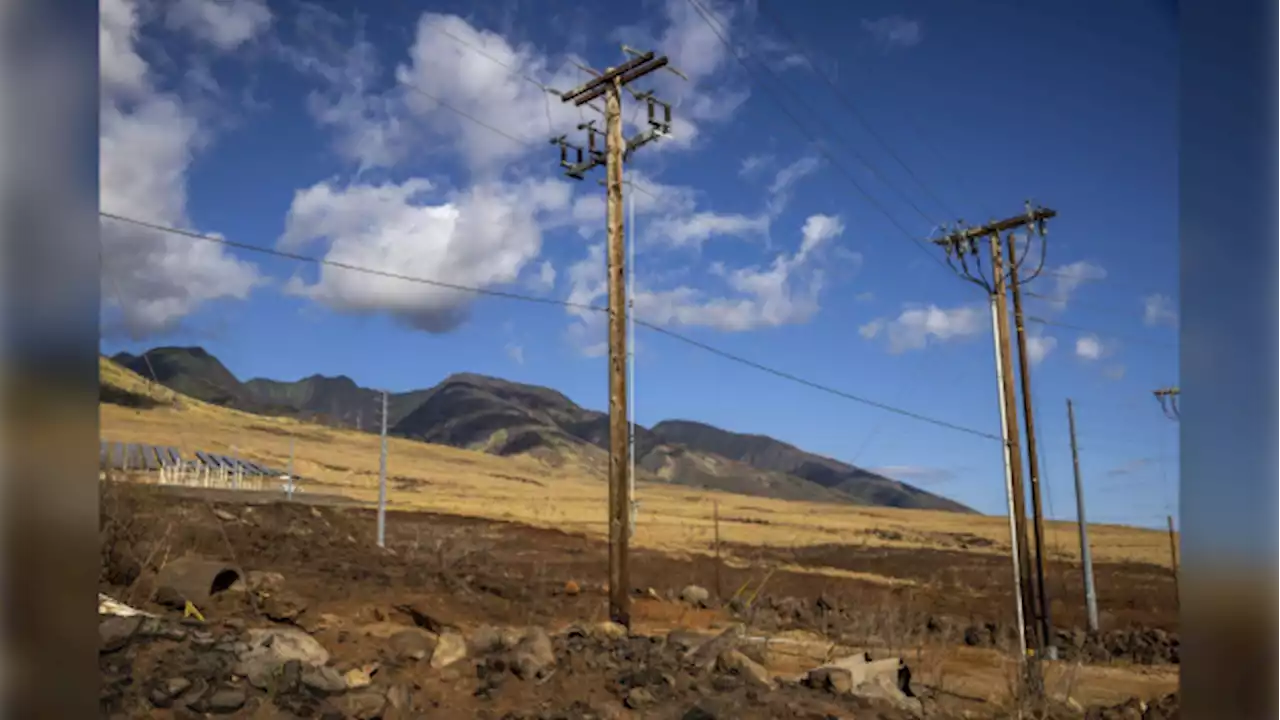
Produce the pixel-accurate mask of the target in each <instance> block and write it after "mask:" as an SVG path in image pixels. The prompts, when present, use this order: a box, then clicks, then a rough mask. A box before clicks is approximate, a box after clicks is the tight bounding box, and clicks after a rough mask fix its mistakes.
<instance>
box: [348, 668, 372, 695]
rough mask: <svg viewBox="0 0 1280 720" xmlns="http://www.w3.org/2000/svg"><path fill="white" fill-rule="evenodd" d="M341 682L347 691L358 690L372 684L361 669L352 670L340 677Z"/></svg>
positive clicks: (366, 673) (370, 678)
mask: <svg viewBox="0 0 1280 720" xmlns="http://www.w3.org/2000/svg"><path fill="white" fill-rule="evenodd" d="M342 682H343V684H344V685H346V688H347V689H348V690H360V689H363V688H367V687H369V686H370V685H372V684H373V678H372V677H370V676H369V673H368V672H366V671H365V670H363V669H361V668H352V669H350V670H348V671H347V672H346V673H344V674H343V675H342Z"/></svg>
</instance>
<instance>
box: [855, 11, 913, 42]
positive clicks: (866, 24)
mask: <svg viewBox="0 0 1280 720" xmlns="http://www.w3.org/2000/svg"><path fill="white" fill-rule="evenodd" d="M862 29H863V30H865V31H867V32H868V33H870V34H871V36H872V37H874V38H875V39H876V42H878V43H880V44H881V45H882V46H883V47H885V48H909V47H914V46H916V45H919V44H920V40H921V36H922V32H921V29H920V23H919V21H916V20H910V19H908V18H905V17H902V16H901V15H890V16H888V17H882V18H879V19H876V20H863V21H862Z"/></svg>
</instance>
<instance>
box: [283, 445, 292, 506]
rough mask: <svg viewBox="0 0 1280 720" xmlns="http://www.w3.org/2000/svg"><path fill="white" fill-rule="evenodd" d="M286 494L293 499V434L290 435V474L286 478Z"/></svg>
mask: <svg viewBox="0 0 1280 720" xmlns="http://www.w3.org/2000/svg"><path fill="white" fill-rule="evenodd" d="M284 487H285V495H286V496H288V498H289V499H290V500H292V499H293V436H292V435H290V436H289V475H288V479H286V480H285V486H284Z"/></svg>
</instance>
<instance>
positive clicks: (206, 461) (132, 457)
mask: <svg viewBox="0 0 1280 720" xmlns="http://www.w3.org/2000/svg"><path fill="white" fill-rule="evenodd" d="M98 464H99V465H100V466H101V467H103V468H106V469H111V470H126V469H127V470H144V469H145V470H159V469H160V468H170V467H183V466H184V465H185V466H190V465H196V466H204V467H206V468H209V469H211V470H221V469H224V468H225V469H226V470H227V471H228V472H235V470H236V468H237V467H238V468H239V469H240V472H241V474H242V475H250V476H252V475H282V474H283V472H282V471H280V470H277V469H275V468H272V467H268V466H266V465H262V464H259V463H256V462H253V461H251V460H245V459H244V458H233V457H228V456H226V455H217V454H214V453H208V452H204V451H203V450H197V451H196V456H195V459H193V460H189V461H184V460H183V458H182V454H181V453H179V452H178V449H177V448H175V447H169V446H159V445H146V444H143V443H123V442H108V441H106V440H103V441H101V443H100V450H99V455H98Z"/></svg>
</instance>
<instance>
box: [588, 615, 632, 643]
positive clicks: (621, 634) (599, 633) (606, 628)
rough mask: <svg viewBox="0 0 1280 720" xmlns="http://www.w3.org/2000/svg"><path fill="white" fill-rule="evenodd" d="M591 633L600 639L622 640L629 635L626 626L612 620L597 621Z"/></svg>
mask: <svg viewBox="0 0 1280 720" xmlns="http://www.w3.org/2000/svg"><path fill="white" fill-rule="evenodd" d="M591 634H592V636H593V637H596V638H598V639H600V640H622V639H624V638H626V637H627V636H628V635H630V633H629V632H627V628H626V627H624V626H623V625H621V624H619V623H616V622H613V621H612V620H605V621H604V622H602V623H597V624H596V626H595V627H594V628H592V632H591Z"/></svg>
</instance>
